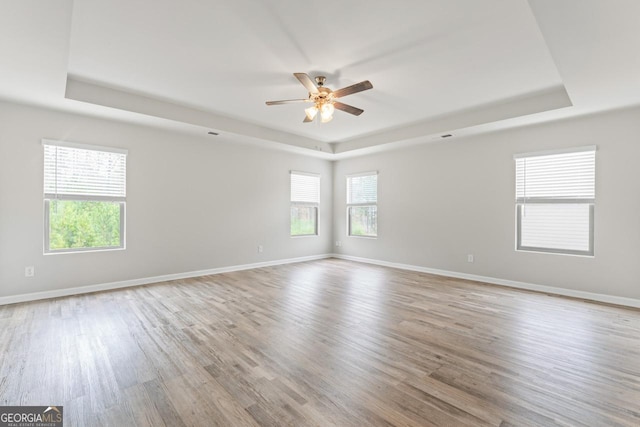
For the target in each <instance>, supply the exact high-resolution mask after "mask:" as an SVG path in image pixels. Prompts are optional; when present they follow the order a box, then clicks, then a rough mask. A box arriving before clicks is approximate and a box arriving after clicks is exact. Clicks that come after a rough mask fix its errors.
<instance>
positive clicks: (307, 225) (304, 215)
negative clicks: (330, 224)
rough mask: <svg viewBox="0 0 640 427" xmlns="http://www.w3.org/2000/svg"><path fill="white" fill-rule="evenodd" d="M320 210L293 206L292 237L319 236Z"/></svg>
mask: <svg viewBox="0 0 640 427" xmlns="http://www.w3.org/2000/svg"><path fill="white" fill-rule="evenodd" d="M317 218H318V208H316V207H312V206H291V235H292V236H309V235H315V234H318V227H317Z"/></svg>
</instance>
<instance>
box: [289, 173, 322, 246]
mask: <svg viewBox="0 0 640 427" xmlns="http://www.w3.org/2000/svg"><path fill="white" fill-rule="evenodd" d="M293 175H301V176H310V177H313V178H316V179H317V180H318V201H317V202H301V201H294V200H291V190H292V188H293V181H292V177H293ZM320 178H321V176H320V174H317V173H312V172H302V171H296V170H292V171H289V237H291V238H298V237H317V236H319V235H320ZM294 207H295V208H312V209H314V220H315V231H314V233H311V234H291V222H292V218H291V209H292V208H294Z"/></svg>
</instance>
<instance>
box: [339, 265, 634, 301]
mask: <svg viewBox="0 0 640 427" xmlns="http://www.w3.org/2000/svg"><path fill="white" fill-rule="evenodd" d="M331 257H332V258H339V259H344V260H349V261H356V262H364V263H367V264H375V265H381V266H384V267H392V268H398V269H401V270H409V271H418V272H421V273H430V274H435V275H438V276H446V277H454V278H457V279H466V280H473V281H476V282H485V283H491V284H492V285H500V286H508V287H510V288H518V289H526V290H529V291H536V292H543V293H547V294H554V295H562V296H566V297H573V298H580V299H586V300H591V301H597V302H605V303H608V304H616V305H624V306H627V307H635V308H640V300H638V299H634V298H626V297H617V296H613V295H605V294H596V293H593V292H584V291H576V290H573V289H566V288H556V287H553V286H544V285H535V284H533V283H525V282H517V281H513V280H505V279H497V278H495V277H487V276H478V275H476V274H468V273H458V272H456V271H447V270H439V269H436V268H428V267H420V266H417V265H410V264H400V263H395V262H388V261H380V260H376V259H370V258H360V257H355V256H350V255H342V254H332V255H331Z"/></svg>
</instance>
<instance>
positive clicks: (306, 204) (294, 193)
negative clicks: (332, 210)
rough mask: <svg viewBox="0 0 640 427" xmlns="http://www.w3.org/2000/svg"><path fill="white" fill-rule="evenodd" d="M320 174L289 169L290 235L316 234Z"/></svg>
mask: <svg viewBox="0 0 640 427" xmlns="http://www.w3.org/2000/svg"><path fill="white" fill-rule="evenodd" d="M319 205H320V175H315V174H311V173H305V172H294V171H291V235H292V236H315V235H317V234H318V206H319Z"/></svg>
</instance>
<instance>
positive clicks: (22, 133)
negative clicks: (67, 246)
mask: <svg viewBox="0 0 640 427" xmlns="http://www.w3.org/2000/svg"><path fill="white" fill-rule="evenodd" d="M0 117H1V118H2V125H0V297H2V296H9V295H20V294H26V293H31V292H36V291H49V290H56V289H63V288H70V287H76V286H85V285H93V284H102V283H109V282H114V281H121V280H129V279H139V278H146V277H154V276H159V275H165V274H172V273H185V272H190V271H197V270H203V269H211V268H217V267H224V266H234V265H240V264H248V263H256V262H263V261H270V260H279V259H287V258H295V257H303V256H312V255H320V254H326V253H328V252H330V251H331V249H332V248H331V241H330V240H331V236H332V234H333V232H332V205H331V203H332V187H333V183H332V162H330V161H326V160H320V159H316V158H310V157H307V156H301V155H296V154H290V153H286V152H281V151H275V150H269V149H261V148H259V147H256V146H255V145H243V144H238V143H231V142H225V138H224V136H220V137H217V138H213V137H207V136H203V137H194V136H186V135H183V134H178V133H172V132H168V131H162V130H158V129H152V128H146V127H142V126H134V125H129V124H125V123H118V122H112V121H107V120H100V119H92V118H87V117H82V116H78V115H73V114H66V113H60V112H53V111H48V110H43V109H38V108H32V107H26V106H21V105H16V104H9V103H0ZM42 138H50V139H60V140H68V141H74V142H81V143H86V144H95V145H104V146H116V147H123V148H127V149H128V150H129V156H128V165H127V173H128V177H127V193H128V195H127V222H126V225H127V249H126V250H124V251H109V252H93V253H74V254H56V255H46V256H45V255H43V194H42V193H43V188H42V187H43V170H42V169H43V148H42V145H41V139H42ZM291 169H293V170H300V171H308V172H315V173H319V174H321V192H322V195H321V208H320V209H321V223H320V229H321V236H320V237H302V238H291V237H290V236H289V170H291ZM259 244H261V245H263V246H264V252H263V253H258V251H257V245H259ZM31 265H33V266H35V277H33V278H25V277H24V268H25V266H31Z"/></svg>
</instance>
